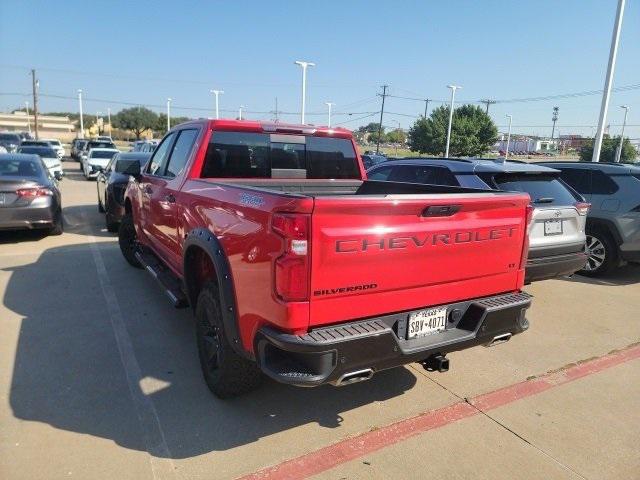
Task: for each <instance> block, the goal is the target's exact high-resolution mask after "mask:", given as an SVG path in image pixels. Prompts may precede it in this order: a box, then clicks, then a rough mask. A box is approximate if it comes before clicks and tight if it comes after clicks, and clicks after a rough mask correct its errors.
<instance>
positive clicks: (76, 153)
mask: <svg viewBox="0 0 640 480" xmlns="http://www.w3.org/2000/svg"><path fill="white" fill-rule="evenodd" d="M87 142H88V140H85V139H84V138H74V139H73V140H72V141H71V158H73V159H74V160H76V161H80V152H81V151H82V149H83V147H84V146H85V145H86V144H87Z"/></svg>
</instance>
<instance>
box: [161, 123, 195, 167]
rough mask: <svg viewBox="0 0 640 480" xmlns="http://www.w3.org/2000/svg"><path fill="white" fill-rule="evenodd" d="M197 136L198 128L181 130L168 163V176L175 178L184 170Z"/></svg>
mask: <svg viewBox="0 0 640 480" xmlns="http://www.w3.org/2000/svg"><path fill="white" fill-rule="evenodd" d="M197 136H198V130H196V129H189V130H180V132H179V134H178V139H177V140H176V143H175V145H174V147H173V151H172V152H171V158H170V159H169V164H168V165H167V172H166V173H165V175H166V176H167V177H171V178H174V177H177V176H178V175H179V174H180V172H182V169H183V168H184V166H185V165H186V163H187V160H188V159H189V154H190V153H191V150H192V149H193V144H194V143H195V142H196V137H197Z"/></svg>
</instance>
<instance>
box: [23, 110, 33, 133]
mask: <svg viewBox="0 0 640 480" xmlns="http://www.w3.org/2000/svg"><path fill="white" fill-rule="evenodd" d="M24 106H25V107H26V109H27V128H28V129H29V135H31V120H29V102H24Z"/></svg>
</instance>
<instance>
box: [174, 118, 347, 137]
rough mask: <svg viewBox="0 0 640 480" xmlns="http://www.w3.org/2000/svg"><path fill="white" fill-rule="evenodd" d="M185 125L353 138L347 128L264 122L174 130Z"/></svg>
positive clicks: (206, 122)
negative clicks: (187, 127)
mask: <svg viewBox="0 0 640 480" xmlns="http://www.w3.org/2000/svg"><path fill="white" fill-rule="evenodd" d="M184 125H205V126H206V127H207V128H209V129H211V130H227V131H235V132H256V133H289V134H297V135H314V136H320V137H337V138H349V139H350V138H352V135H351V131H350V130H347V129H346V128H342V127H335V128H334V127H326V126H319V125H303V124H297V123H281V122H262V121H257V120H229V119H222V120H209V119H199V120H191V121H189V122H186V123H182V124H180V125H177V126H176V127H174V128H177V127H182V126H184Z"/></svg>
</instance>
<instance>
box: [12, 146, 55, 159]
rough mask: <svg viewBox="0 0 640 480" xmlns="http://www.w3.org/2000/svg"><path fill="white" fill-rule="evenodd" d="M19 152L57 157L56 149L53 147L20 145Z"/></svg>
mask: <svg viewBox="0 0 640 480" xmlns="http://www.w3.org/2000/svg"><path fill="white" fill-rule="evenodd" d="M18 153H35V154H36V155H40V156H41V157H52V158H56V157H57V155H56V151H55V150H54V149H53V148H46V147H29V146H27V147H20V148H18Z"/></svg>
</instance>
